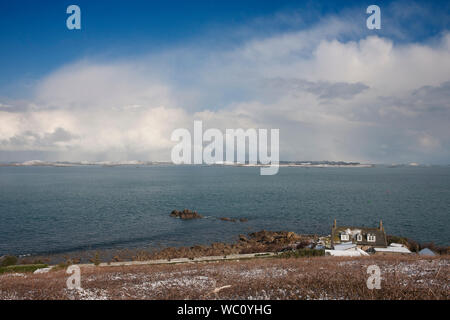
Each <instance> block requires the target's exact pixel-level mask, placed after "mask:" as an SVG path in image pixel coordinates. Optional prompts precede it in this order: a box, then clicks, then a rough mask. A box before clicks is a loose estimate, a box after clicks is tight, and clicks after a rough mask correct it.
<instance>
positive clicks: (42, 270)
mask: <svg viewBox="0 0 450 320" xmlns="http://www.w3.org/2000/svg"><path fill="white" fill-rule="evenodd" d="M50 270H52V267H48V268H40V269H36V270H35V271H34V272H33V273H34V274H39V273H47V272H49V271H50Z"/></svg>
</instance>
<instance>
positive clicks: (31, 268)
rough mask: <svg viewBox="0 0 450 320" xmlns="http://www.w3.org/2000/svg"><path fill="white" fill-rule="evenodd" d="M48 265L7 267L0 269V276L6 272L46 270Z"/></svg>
mask: <svg viewBox="0 0 450 320" xmlns="http://www.w3.org/2000/svg"><path fill="white" fill-rule="evenodd" d="M46 267H48V265H46V264H26V265H18V266H11V265H10V266H7V267H0V274H2V273H6V272H34V271H36V270H37V269H41V268H46Z"/></svg>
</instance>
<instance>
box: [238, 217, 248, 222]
mask: <svg viewBox="0 0 450 320" xmlns="http://www.w3.org/2000/svg"><path fill="white" fill-rule="evenodd" d="M239 221H240V222H247V221H248V219H247V218H240V219H239Z"/></svg>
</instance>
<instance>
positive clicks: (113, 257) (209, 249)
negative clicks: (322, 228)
mask: <svg viewBox="0 0 450 320" xmlns="http://www.w3.org/2000/svg"><path fill="white" fill-rule="evenodd" d="M328 237H329V236H323V235H317V234H316V235H312V234H297V233H295V232H292V231H267V230H261V231H258V232H252V233H249V234H247V235H244V234H239V235H237V240H236V241H234V242H211V243H210V244H207V245H206V244H197V245H192V246H183V245H180V246H159V247H136V248H111V249H86V250H77V251H68V252H61V253H47V254H30V255H21V256H18V261H19V262H20V264H37V263H45V264H49V265H50V264H52V265H57V264H80V263H83V264H84V263H94V264H100V263H111V262H124V261H147V260H170V259H180V258H186V259H194V258H199V257H208V256H229V255H236V254H255V253H261V252H271V253H279V252H284V251H294V250H298V249H317V250H322V249H329V247H328V245H327V244H326V241H327V238H328ZM388 241H389V242H396V243H402V244H404V245H405V246H406V247H407V248H408V249H409V250H411V251H412V252H413V253H417V252H418V251H419V250H421V249H422V248H431V249H432V250H433V251H435V252H436V253H439V254H450V246H437V245H434V244H433V243H417V242H416V241H414V240H412V239H408V238H404V237H398V236H394V235H388ZM5 256H6V255H5Z"/></svg>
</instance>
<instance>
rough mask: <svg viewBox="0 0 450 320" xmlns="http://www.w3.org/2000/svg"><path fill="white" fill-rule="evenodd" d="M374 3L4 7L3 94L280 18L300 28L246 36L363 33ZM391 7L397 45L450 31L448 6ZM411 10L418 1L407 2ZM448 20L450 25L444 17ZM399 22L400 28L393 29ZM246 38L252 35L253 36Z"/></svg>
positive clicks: (257, 0) (388, 19) (113, 2)
mask: <svg viewBox="0 0 450 320" xmlns="http://www.w3.org/2000/svg"><path fill="white" fill-rule="evenodd" d="M372 3H373V1H352V0H341V1H298V0H297V1H294V0H277V1H275V0H244V1H236V0H231V1H220V0H192V1H188V0H168V1H156V0H153V1H152V0H150V1H148V0H147V1H145V0H144V1H142V0H134V1H119V0H108V1H106V0H103V1H102V0H95V1H92V0H91V1H82V0H80V1H75V2H74V1H55V0H53V1H48V0H47V1H34V0H28V1H24V0H15V1H2V2H1V3H0V30H2V31H1V33H0V35H1V47H0V48H1V60H0V70H2V72H1V74H0V86H1V87H2V89H1V91H0V93H1V94H2V95H6V96H8V94H9V95H14V94H15V93H16V90H21V89H23V86H27V85H30V83H32V82H33V81H34V80H35V79H37V78H39V77H41V76H43V75H45V74H46V73H49V72H50V71H51V70H53V69H55V68H58V67H59V66H61V65H63V64H66V63H68V62H69V61H74V60H77V59H80V58H83V57H95V56H100V57H102V58H117V57H124V56H133V55H139V54H142V53H148V52H151V51H155V50H156V51H157V50H161V49H162V48H167V47H171V46H177V45H180V44H181V43H186V42H189V41H209V42H212V44H213V45H217V46H221V45H222V46H223V45H230V44H233V42H235V41H240V40H242V37H244V39H245V35H238V34H231V35H230V34H229V33H230V32H231V33H233V31H231V30H233V28H240V27H242V26H243V25H247V26H248V27H249V28H250V27H251V24H252V23H255V20H257V19H261V18H265V17H266V18H270V17H273V16H274V15H276V14H292V13H297V14H299V15H300V14H301V16H302V21H298V22H297V24H295V25H294V26H292V25H291V24H290V23H282V22H279V23H272V24H270V23H268V24H267V25H266V26H264V27H263V28H260V25H258V26H257V27H256V26H254V29H253V30H248V32H249V33H250V34H251V36H253V37H255V36H257V34H262V35H264V34H267V33H271V32H280V31H286V30H291V29H292V28H295V27H300V26H302V27H303V26H305V25H307V24H314V23H316V22H317V21H318V20H319V19H320V18H322V17H324V16H327V15H333V14H340V13H342V12H344V13H345V12H346V11H347V10H352V11H354V12H355V14H354V15H353V18H354V19H359V20H360V21H361V24H360V27H361V31H362V32H367V33H369V31H368V30H365V25H364V21H365V19H366V17H367V14H366V13H365V8H367V6H368V5H370V4H372ZM393 3H396V2H393V1H377V2H376V4H378V5H379V6H380V7H381V8H382V14H383V17H382V19H383V28H382V30H380V31H378V32H377V33H378V34H379V35H384V34H387V35H390V31H389V29H390V27H391V26H394V25H395V27H396V28H399V27H401V29H402V31H403V32H405V33H406V38H403V37H400V38H399V37H395V36H396V35H393V36H394V38H396V39H395V40H397V41H405V40H408V41H424V40H426V39H428V38H430V37H433V36H436V35H438V34H439V33H440V32H442V30H443V29H445V28H449V21H448V12H449V11H450V4H449V3H448V1H430V2H428V1H424V2H423V3H422V4H421V5H422V6H425V8H426V10H424V11H422V12H421V13H422V14H423V16H422V17H421V16H420V14H419V15H418V14H417V13H415V14H414V15H412V16H411V17H406V16H399V15H398V14H397V13H398V11H396V12H395V14H394V13H393V12H392V11H390V10H384V9H385V8H389V7H390V6H392V4H393ZM70 4H77V5H79V6H80V8H81V11H82V30H81V31H70V30H68V29H67V28H66V26H65V21H66V18H67V16H68V15H67V14H66V13H65V12H66V8H67V6H68V5H70ZM402 5H404V6H405V11H408V10H410V8H408V6H409V5H411V6H412V7H413V6H414V5H415V3H414V2H411V1H404V2H402ZM446 16H447V19H446V18H445V17H446ZM394 21H395V22H394ZM247 36H248V34H247Z"/></svg>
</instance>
